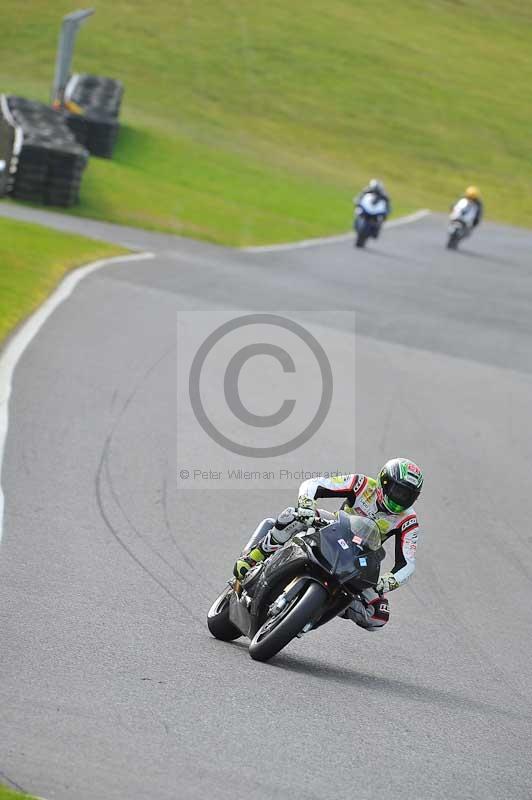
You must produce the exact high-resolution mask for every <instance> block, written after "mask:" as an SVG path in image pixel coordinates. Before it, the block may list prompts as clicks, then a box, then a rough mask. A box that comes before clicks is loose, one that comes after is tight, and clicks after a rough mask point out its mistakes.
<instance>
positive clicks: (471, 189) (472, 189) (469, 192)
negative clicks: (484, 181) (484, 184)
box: [451, 186, 484, 228]
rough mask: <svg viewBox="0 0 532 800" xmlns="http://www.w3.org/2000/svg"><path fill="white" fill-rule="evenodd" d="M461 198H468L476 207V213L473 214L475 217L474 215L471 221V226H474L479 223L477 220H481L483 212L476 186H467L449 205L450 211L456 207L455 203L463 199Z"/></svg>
mask: <svg viewBox="0 0 532 800" xmlns="http://www.w3.org/2000/svg"><path fill="white" fill-rule="evenodd" d="M463 199H466V200H469V201H470V202H471V203H473V205H474V206H475V208H476V214H475V217H474V219H473V223H472V227H473V228H476V227H477V225H478V224H479V222H480V221H481V219H482V215H483V213H484V204H483V202H482V200H481V198H480V192H479V190H478V189H477V187H476V186H468V187H467V189H466V190H465V192H464V194H463V196H462V197H460V198H459V199H458V200H457V201H456V203H453V205H452V206H451V211H453V210H454V209H455V208H456V205H457V203H459V202H460V200H463Z"/></svg>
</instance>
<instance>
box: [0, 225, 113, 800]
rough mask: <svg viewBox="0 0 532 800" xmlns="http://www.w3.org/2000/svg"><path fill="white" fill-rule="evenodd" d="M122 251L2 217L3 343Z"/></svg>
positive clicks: (0, 314)
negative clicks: (68, 278) (88, 267)
mask: <svg viewBox="0 0 532 800" xmlns="http://www.w3.org/2000/svg"><path fill="white" fill-rule="evenodd" d="M122 252H125V251H124V250H121V249H120V248H118V247H113V246H112V245H108V244H105V243H102V242H94V241H92V240H90V239H85V238H84V237H82V236H71V235H69V234H64V233H57V232H55V231H51V230H48V229H47V228H42V227H40V226H39V225H27V224H26V223H22V222H13V221H11V220H7V219H2V218H1V217H0V343H1V342H2V340H3V339H4V338H5V337H6V335H7V334H8V333H9V331H10V330H11V329H12V328H14V327H15V326H16V325H17V324H18V323H19V322H20V321H21V320H23V319H24V318H25V317H27V316H28V314H30V313H31V312H32V311H33V310H34V309H35V308H36V307H37V306H38V305H39V304H40V303H42V301H43V300H44V299H45V298H46V297H47V296H48V295H49V293H50V292H51V291H52V289H54V287H55V286H56V285H57V283H58V282H59V281H60V279H61V278H62V277H63V275H64V274H65V272H67V271H68V270H69V269H72V268H73V267H77V266H80V265H81V264H86V263H87V262H90V261H96V260H98V259H99V258H106V257H108V256H112V255H118V254H119V253H122ZM0 800H3V798H2V795H1V794H0Z"/></svg>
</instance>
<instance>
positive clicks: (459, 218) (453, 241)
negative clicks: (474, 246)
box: [447, 197, 477, 250]
mask: <svg viewBox="0 0 532 800" xmlns="http://www.w3.org/2000/svg"><path fill="white" fill-rule="evenodd" d="M476 217H477V207H476V204H475V203H473V202H471V200H468V199H467V197H462V199H461V200H459V201H458V202H457V203H456V205H455V206H454V207H453V209H452V211H451V215H450V217H449V227H448V228H447V233H448V238H447V247H448V249H449V250H456V248H457V247H458V243H459V242H461V241H462V239H465V238H466V237H467V236H470V235H471V231H472V230H473V225H474V223H475V219H476Z"/></svg>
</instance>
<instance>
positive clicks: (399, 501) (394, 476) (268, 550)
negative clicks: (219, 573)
mask: <svg viewBox="0 0 532 800" xmlns="http://www.w3.org/2000/svg"><path fill="white" fill-rule="evenodd" d="M422 486H423V474H422V472H421V470H420V468H419V467H418V466H417V464H415V463H414V462H413V461H410V460H409V459H407V458H393V459H391V460H390V461H387V462H386V464H385V465H384V466H383V468H382V469H381V471H380V472H379V475H378V477H377V478H376V479H375V478H370V477H369V476H368V475H363V474H362V473H354V474H352V475H339V476H337V477H332V478H313V479H310V480H307V481H304V482H303V483H302V484H301V487H300V489H299V499H298V506H297V508H292V507H289V508H286V509H285V510H284V511H283V512H281V514H279V516H278V517H277V519H276V520H274V519H267V520H263V522H262V523H260V524H259V526H258V527H257V530H256V531H255V534H254V536H253V537H252V538H251V540H250V542H249V543H248V546H247V548H245V550H244V554H243V555H242V556H241V557H240V558H239V559H238V561H237V562H236V564H235V566H234V570H233V572H234V575H235V577H236V578H237V579H238V580H242V579H243V578H244V577H245V575H246V573H247V572H248V571H249V570H250V569H251V568H252V567H254V566H255V565H256V564H257V563H258V562H259V561H263V560H264V559H266V558H268V557H269V556H270V555H271V554H272V553H275V552H276V551H277V550H280V549H281V547H283V545H285V544H286V543H287V542H288V541H289V540H290V539H291V538H292V537H293V536H295V535H296V534H297V533H301V532H302V531H304V530H306V529H307V528H309V527H311V526H312V525H313V523H314V522H315V521H316V520H322V521H332V520H334V519H335V518H336V515H334V514H331V513H330V512H329V511H325V510H323V509H318V508H317V506H316V500H317V499H318V498H320V497H339V498H345V500H344V503H343V506H342V507H343V510H344V511H345V512H347V513H348V514H360V515H362V516H365V517H370V518H371V519H373V520H375V522H376V523H377V526H378V528H379V530H380V533H381V541H382V543H384V542H386V541H388V540H391V539H392V537H393V540H394V542H395V565H394V567H393V568H392V570H391V571H390V572H385V573H384V574H383V575H382V576H381V577H380V578H379V580H378V582H377V585H376V586H375V588H374V589H365V590H364V591H363V592H362V593H361V594H360V595H359V596H358V597H357V598H356V599H355V600H354V601H353V602H352V603H351V605H350V606H349V607H348V608H347V610H346V611H344V612H343V614H342V615H341V616H343V617H346V618H348V619H351V620H352V621H353V622H355V623H356V624H357V625H359V626H360V627H362V628H365V629H366V630H370V631H373V630H377V628H381V627H382V626H383V625H385V624H386V623H387V622H388V619H389V616H390V611H389V602H388V599H387V598H386V597H385V596H384V595H385V593H386V592H390V591H392V590H393V589H397V588H398V587H399V586H401V585H402V584H404V583H405V582H406V581H407V580H408V578H410V576H411V575H412V573H413V572H414V569H415V559H416V547H417V541H418V533H419V524H418V519H417V515H416V512H415V510H414V508H413V504H414V502H415V501H416V500H417V498H418V497H419V494H420V492H421V487H422Z"/></svg>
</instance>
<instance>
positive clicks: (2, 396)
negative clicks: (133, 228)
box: [0, 252, 154, 543]
mask: <svg viewBox="0 0 532 800" xmlns="http://www.w3.org/2000/svg"><path fill="white" fill-rule="evenodd" d="M148 258H154V254H153V253H148V252H145V253H132V254H131V255H123V256H113V257H112V258H104V259H101V260H99V261H93V262H92V263H90V264H86V265H85V266H83V267H78V268H77V269H75V270H72V272H69V273H68V274H67V275H66V276H65V277H64V278H63V280H62V281H61V283H60V284H59V286H57V288H56V289H55V290H54V291H53V292H52V294H51V295H50V296H49V297H48V298H47V299H46V300H45V301H44V303H43V304H42V305H41V306H39V308H38V309H37V310H36V311H34V313H33V314H32V315H31V316H30V317H28V319H27V320H26V322H24V323H23V324H22V325H21V327H20V328H19V329H18V330H17V331H16V332H15V333H14V334H13V335H12V336H11V338H10V339H9V340H8V342H7V345H6V346H5V348H4V350H3V351H2V352H1V353H0V543H1V541H2V534H3V522H4V493H3V489H2V483H1V481H2V469H3V462H4V451H5V444H6V439H7V433H8V427H9V408H8V406H9V397H10V395H11V385H12V381H13V375H14V372H15V369H16V367H17V364H18V362H19V360H20V358H21V356H22V355H23V353H24V351H25V350H26V348H27V347H28V345H29V344H30V343H31V341H32V340H33V339H34V338H35V336H36V335H37V333H38V332H39V331H40V329H41V328H42V326H43V325H44V323H45V322H46V321H47V319H48V318H49V317H50V316H51V315H52V314H53V312H54V311H55V310H56V308H57V307H58V306H60V305H61V303H63V301H64V300H66V299H67V298H68V297H70V295H71V294H72V292H73V291H74V289H75V288H76V286H77V285H78V283H80V281H82V280H83V279H84V278H86V277H87V276H88V275H90V274H91V273H93V272H96V271H97V270H99V269H102V268H103V267H107V266H110V265H112V264H116V263H119V262H123V261H142V260H144V259H148Z"/></svg>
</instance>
